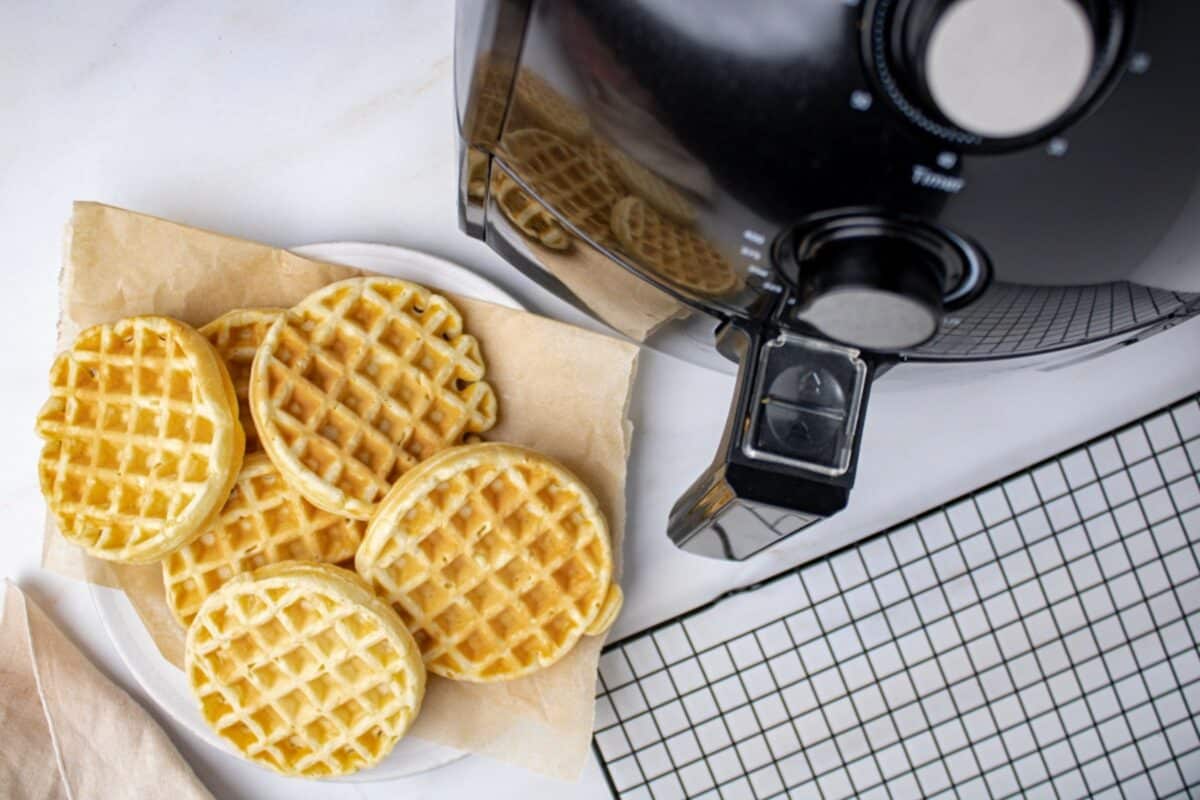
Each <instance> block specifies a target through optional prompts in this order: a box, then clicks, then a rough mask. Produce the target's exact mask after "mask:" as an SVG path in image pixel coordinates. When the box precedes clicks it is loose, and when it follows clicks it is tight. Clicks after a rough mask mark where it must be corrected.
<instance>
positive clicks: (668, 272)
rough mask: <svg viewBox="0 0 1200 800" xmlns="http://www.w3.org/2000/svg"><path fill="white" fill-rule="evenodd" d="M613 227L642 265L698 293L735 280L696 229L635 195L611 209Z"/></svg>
mask: <svg viewBox="0 0 1200 800" xmlns="http://www.w3.org/2000/svg"><path fill="white" fill-rule="evenodd" d="M612 229H613V232H614V233H615V234H616V235H617V239H618V240H619V241H620V242H621V247H622V248H623V249H624V251H625V252H626V253H627V254H628V255H629V256H630V257H631V258H633V259H634V261H635V262H636V263H637V264H638V265H640V266H641V267H643V268H645V269H647V270H649V271H650V272H652V273H654V274H655V275H658V276H660V277H662V278H663V279H664V280H667V281H669V282H670V283H673V284H675V285H677V286H680V287H682V288H684V289H688V290H690V291H693V292H696V293H697V294H705V295H715V294H722V293H724V292H727V291H729V290H730V289H732V288H733V287H734V286H735V285H736V284H737V275H736V274H735V273H734V271H733V267H732V265H730V263H729V262H728V261H727V260H726V259H725V257H724V256H723V255H721V254H720V253H719V252H718V251H717V249H716V248H715V247H713V246H712V244H711V243H709V242H708V241H707V240H706V239H704V238H703V237H701V236H700V235H699V234H697V233H696V232H695V231H693V230H690V229H688V228H684V227H681V226H680V225H679V224H678V223H676V222H673V221H671V220H669V219H666V218H664V217H663V216H662V215H661V214H659V213H658V212H657V211H655V210H654V209H653V208H650V207H649V206H648V205H647V204H646V202H645V201H643V200H642V199H641V198H638V197H626V198H624V199H623V200H621V201H620V202H618V203H617V204H616V205H615V206H614V207H613V210H612Z"/></svg>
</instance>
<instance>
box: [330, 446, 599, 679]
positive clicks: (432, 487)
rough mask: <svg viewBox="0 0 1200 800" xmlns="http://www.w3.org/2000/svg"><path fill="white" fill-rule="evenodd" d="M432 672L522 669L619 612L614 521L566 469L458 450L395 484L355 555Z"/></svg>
mask: <svg viewBox="0 0 1200 800" xmlns="http://www.w3.org/2000/svg"><path fill="white" fill-rule="evenodd" d="M354 564H355V568H356V569H357V570H358V572H359V574H360V575H362V576H363V577H364V578H366V579H367V581H369V582H370V583H371V584H372V586H373V587H374V589H375V591H376V593H377V594H378V595H379V596H381V597H383V598H384V599H386V600H388V601H389V602H391V603H392V605H393V606H394V607H395V608H396V610H397V611H398V612H399V613H400V617H401V618H402V619H403V620H404V622H405V625H407V627H408V629H409V630H410V631H412V632H413V636H414V638H415V639H416V641H417V645H418V646H419V647H420V648H421V652H422V654H423V655H424V657H425V665H426V668H427V669H429V671H430V672H433V673H436V674H438V675H442V676H444V677H447V678H453V679H457V680H463V681H475V682H487V681H498V680H506V679H509V678H516V677H519V676H521V675H526V674H528V673H531V672H534V671H535V670H538V669H541V668H543V667H547V666H549V665H550V664H553V663H554V662H556V661H558V660H559V659H560V658H562V657H563V656H564V655H565V654H566V653H567V652H568V651H569V650H570V649H571V647H572V646H573V645H574V644H575V642H576V641H577V640H578V639H579V637H580V636H582V635H584V634H587V635H595V634H599V633H603V632H604V631H606V630H607V629H608V627H609V626H610V625H611V624H612V622H613V620H614V619H615V618H616V615H617V611H618V610H619V609H620V605H621V589H620V587H619V586H618V585H617V584H616V583H615V582H614V580H613V559H612V548H611V544H610V542H609V534H608V525H607V524H606V522H605V520H604V517H603V515H602V514H601V513H600V509H599V507H598V505H597V503H596V498H595V497H593V496H592V493H591V492H590V491H589V490H588V488H587V487H586V486H584V485H583V483H582V482H580V481H579V479H578V478H576V477H575V476H574V475H572V474H571V473H570V472H568V471H567V470H566V469H564V468H563V467H561V466H560V465H558V464H556V463H555V462H553V461H551V460H550V459H548V458H546V457H545V456H542V455H539V454H538V453H535V452H533V451H530V450H525V449H523V448H520V447H514V446H512V445H506V444H475V445H466V446H463V447H456V448H453V449H451V450H446V451H445V452H443V453H441V454H439V455H437V456H435V457H433V458H431V459H429V460H428V461H425V462H423V463H422V464H421V465H420V466H419V467H417V468H416V469H414V470H412V471H411V472H409V473H408V474H407V475H405V476H404V477H403V478H402V479H401V480H400V481H399V482H398V483H397V484H396V485H395V486H394V487H392V490H391V492H389V493H388V496H387V498H386V499H385V500H384V502H383V504H382V505H381V506H380V509H379V513H378V514H376V515H375V517H374V518H372V520H371V522H370V524H369V525H368V526H367V534H366V536H365V537H364V538H363V543H362V545H361V546H360V547H359V549H358V554H357V555H356V556H355V559H354Z"/></svg>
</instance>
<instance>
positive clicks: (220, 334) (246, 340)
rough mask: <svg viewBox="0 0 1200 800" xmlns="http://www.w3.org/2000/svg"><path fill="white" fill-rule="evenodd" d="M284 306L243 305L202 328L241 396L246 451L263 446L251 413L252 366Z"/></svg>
mask: <svg viewBox="0 0 1200 800" xmlns="http://www.w3.org/2000/svg"><path fill="white" fill-rule="evenodd" d="M282 313H283V309H282V308H240V309H237V310H236V311H230V312H228V313H227V314H222V315H221V316H219V317H217V318H216V319H214V320H213V321H212V322H210V323H208V324H207V325H205V326H204V327H203V328H201V329H200V334H201V335H202V336H204V338H206V339H208V341H209V342H210V343H211V344H212V346H213V347H215V348H217V354H218V355H219V356H221V360H222V361H224V362H225V367H226V368H227V369H228V370H229V377H230V378H232V379H233V388H234V391H236V392H237V398H238V419H239V420H240V421H241V423H242V431H243V432H244V433H245V434H246V452H247V453H254V452H257V451H259V450H261V449H262V445H261V444H259V441H258V429H257V428H255V427H254V418H253V417H251V416H250V365H251V364H252V363H253V362H254V354H255V353H256V352H257V351H258V346H259V345H260V344H262V340H263V337H265V336H266V335H267V329H268V328H270V327H271V323H273V322H274V321H275V320H276V319H278V318H279V315H280V314H282Z"/></svg>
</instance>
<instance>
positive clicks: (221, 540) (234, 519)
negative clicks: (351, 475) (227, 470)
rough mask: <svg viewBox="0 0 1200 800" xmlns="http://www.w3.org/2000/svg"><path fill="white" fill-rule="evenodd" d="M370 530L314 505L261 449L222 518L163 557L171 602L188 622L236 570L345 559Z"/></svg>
mask: <svg viewBox="0 0 1200 800" xmlns="http://www.w3.org/2000/svg"><path fill="white" fill-rule="evenodd" d="M365 529H366V523H365V522H363V521H362V520H359V519H346V518H345V517H340V516H338V515H336V514H330V513H329V512H328V511H323V510H322V509H319V508H317V507H316V506H314V505H312V504H311V503H309V502H308V501H307V500H305V499H304V498H303V497H301V496H300V493H299V492H297V491H296V490H295V489H292V488H291V487H290V486H289V485H288V484H287V482H286V481H285V480H284V479H283V476H282V475H280V474H279V470H277V469H275V465H274V464H272V463H271V459H269V458H267V456H266V454H265V453H254V454H252V455H249V456H247V457H246V461H245V463H243V464H242V471H241V474H240V475H238V479H237V483H236V484H235V485H234V487H233V492H232V493H231V494H230V495H229V500H228V501H226V503H225V507H224V508H222V509H221V515H220V516H219V517H218V518H217V520H216V522H215V523H214V524H213V525H212V526H210V527H209V528H208V529H206V530H205V531H204V532H203V533H201V534H200V535H199V536H198V537H196V538H195V539H193V540H192V541H191V542H189V543H188V544H186V545H184V546H183V547H181V548H179V549H178V550H176V551H175V552H173V553H171V554H170V555H168V556H167V557H166V558H164V559H163V562H162V571H163V585H164V586H165V587H166V592H167V605H168V606H169V607H170V609H171V612H172V613H173V614H174V615H175V618H176V619H177V620H179V622H180V623H181V624H182V625H183V626H184V627H187V626H188V625H189V624H191V621H192V618H193V617H195V616H196V610H197V609H198V608H200V603H202V602H203V601H204V598H206V597H208V596H209V595H210V594H212V593H213V592H214V591H216V590H217V589H218V588H219V587H220V586H221V585H222V584H223V583H225V581H227V580H229V579H230V578H232V577H233V576H234V575H241V574H242V573H244V572H250V571H252V570H255V569H258V568H259V567H263V566H266V565H268V564H276V563H278V562H280V561H291V560H298V561H321V562H327V563H330V564H336V563H337V562H339V561H345V560H346V559H348V558H353V557H354V551H355V550H357V549H358V545H359V543H360V542H361V541H362V536H363V531H364V530H365Z"/></svg>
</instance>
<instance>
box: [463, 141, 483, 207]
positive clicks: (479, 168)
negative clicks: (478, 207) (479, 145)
mask: <svg viewBox="0 0 1200 800" xmlns="http://www.w3.org/2000/svg"><path fill="white" fill-rule="evenodd" d="M487 174H488V157H487V156H486V155H485V154H484V153H483V152H482V151H480V150H476V149H475V148H474V147H471V148H468V149H467V197H469V198H471V199H472V200H483V199H484V198H485V197H487Z"/></svg>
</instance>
